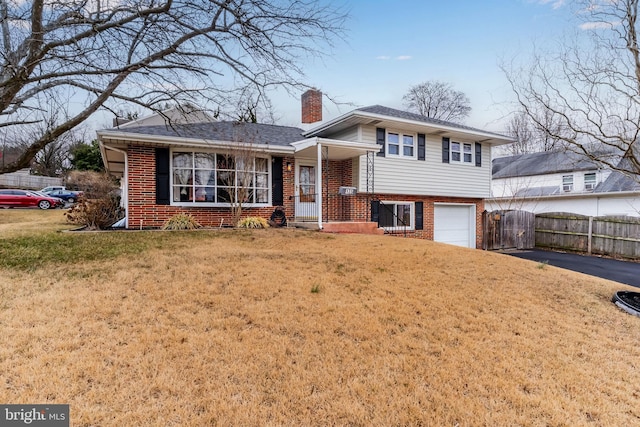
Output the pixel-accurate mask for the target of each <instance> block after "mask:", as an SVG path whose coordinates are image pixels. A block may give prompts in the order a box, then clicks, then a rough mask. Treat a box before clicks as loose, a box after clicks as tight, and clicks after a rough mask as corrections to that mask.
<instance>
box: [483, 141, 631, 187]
mask: <svg viewBox="0 0 640 427" xmlns="http://www.w3.org/2000/svg"><path fill="white" fill-rule="evenodd" d="M595 154H596V155H598V154H600V155H602V156H609V157H610V156H611V155H612V154H611V152H610V151H607V150H602V152H601V153H598V152H596V153H595ZM621 165H622V163H621ZM599 167H600V168H601V167H602V166H601V165H598V163H597V162H596V161H594V160H591V159H589V158H588V157H587V156H586V155H584V154H580V153H574V152H571V151H545V152H542V153H531V154H519V155H516V156H509V157H499V158H496V159H493V168H492V177H493V179H500V178H513V177H522V176H536V175H547V174H554V173H564V172H578V171H590V170H593V171H595V170H597V169H598V168H599ZM638 178H639V179H640V177H638ZM639 179H634V178H633V177H631V176H629V175H627V174H623V173H622V172H617V171H613V172H611V174H610V175H609V176H608V177H607V179H606V180H604V181H603V182H601V183H599V184H598V185H597V186H596V188H595V189H594V191H593V192H594V193H611V192H617V191H640V182H639ZM552 188H555V189H556V190H557V189H558V187H533V188H529V189H524V190H522V191H523V193H522V194H520V192H519V193H518V194H517V195H518V196H521V197H535V196H547V195H552V194H555V193H554V192H553V191H551V190H552ZM525 193H526V194H525Z"/></svg>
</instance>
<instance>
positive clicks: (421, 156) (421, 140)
mask: <svg viewBox="0 0 640 427" xmlns="http://www.w3.org/2000/svg"><path fill="white" fill-rule="evenodd" d="M425 157H426V147H425V136H424V133H419V134H418V160H425Z"/></svg>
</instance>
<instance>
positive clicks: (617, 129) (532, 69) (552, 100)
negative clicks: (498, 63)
mask: <svg viewBox="0 0 640 427" xmlns="http://www.w3.org/2000/svg"><path fill="white" fill-rule="evenodd" d="M577 4H578V6H579V10H578V11H577V12H578V13H576V14H575V15H576V16H577V17H579V19H581V20H582V21H581V24H580V29H581V30H582V32H581V34H578V35H577V38H576V39H574V40H573V41H572V42H567V43H564V44H562V45H561V48H560V49H559V51H558V52H553V53H547V54H545V55H542V54H540V53H537V54H536V55H534V57H533V59H532V61H531V63H530V64H529V65H528V66H526V67H515V66H513V65H510V66H506V65H503V70H504V71H505V74H506V76H507V78H508V80H509V82H510V83H511V86H512V88H513V91H514V93H515V95H516V97H517V101H518V104H519V106H520V107H521V108H522V109H523V111H524V112H525V114H526V115H527V116H528V117H529V118H530V119H531V120H532V122H533V123H534V124H535V125H536V126H537V127H539V128H540V129H542V130H544V132H545V134H546V135H547V136H548V137H549V138H551V139H553V140H557V141H561V143H562V144H563V146H565V147H566V148H567V149H571V150H574V151H576V152H578V153H582V154H585V155H587V156H588V157H590V158H591V159H593V160H595V161H597V162H599V163H600V164H601V165H603V166H605V167H609V168H611V169H614V170H619V171H621V172H624V173H629V174H639V173H640V148H639V147H638V143H637V141H638V137H639V136H640V46H639V45H638V25H639V24H638V21H637V19H638V0H618V1H606V0H589V1H579V2H577Z"/></svg>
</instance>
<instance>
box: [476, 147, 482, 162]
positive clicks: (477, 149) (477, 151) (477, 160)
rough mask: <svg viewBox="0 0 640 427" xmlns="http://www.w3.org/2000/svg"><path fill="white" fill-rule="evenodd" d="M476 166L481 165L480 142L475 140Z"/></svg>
mask: <svg viewBox="0 0 640 427" xmlns="http://www.w3.org/2000/svg"><path fill="white" fill-rule="evenodd" d="M476 166H478V167H480V166H482V144H480V143H479V142H476Z"/></svg>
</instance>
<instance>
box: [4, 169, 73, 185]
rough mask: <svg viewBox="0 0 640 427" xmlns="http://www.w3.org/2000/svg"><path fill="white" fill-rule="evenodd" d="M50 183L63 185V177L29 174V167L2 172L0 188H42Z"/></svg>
mask: <svg viewBox="0 0 640 427" xmlns="http://www.w3.org/2000/svg"><path fill="white" fill-rule="evenodd" d="M49 185H62V178H55V177H51V176H37V175H29V169H23V170H20V171H18V172H13V173H5V174H0V188H20V189H28V190H40V189H41V188H44V187H48V186H49Z"/></svg>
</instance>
